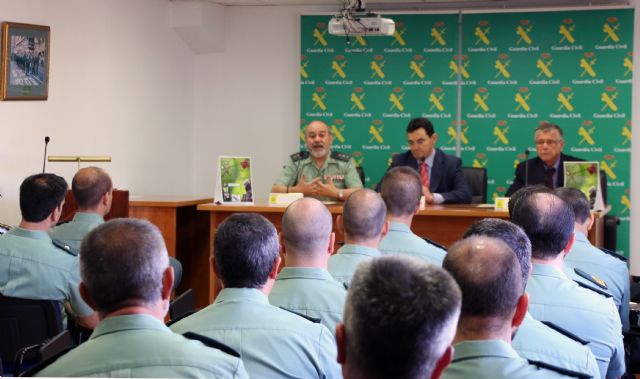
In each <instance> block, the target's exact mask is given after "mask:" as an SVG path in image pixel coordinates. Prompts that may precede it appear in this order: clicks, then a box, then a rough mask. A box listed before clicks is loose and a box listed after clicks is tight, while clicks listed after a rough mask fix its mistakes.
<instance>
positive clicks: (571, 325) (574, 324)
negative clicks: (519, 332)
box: [512, 192, 625, 378]
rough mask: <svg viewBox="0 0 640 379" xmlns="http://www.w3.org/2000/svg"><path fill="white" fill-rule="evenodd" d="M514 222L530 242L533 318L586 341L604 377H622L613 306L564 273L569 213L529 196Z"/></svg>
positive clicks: (552, 198) (540, 196)
mask: <svg viewBox="0 0 640 379" xmlns="http://www.w3.org/2000/svg"><path fill="white" fill-rule="evenodd" d="M512 220H513V222H514V223H515V224H517V225H519V226H520V227H521V228H522V229H523V230H524V231H525V233H527V235H528V236H529V239H530V240H531V247H532V256H533V271H532V273H531V278H530V279H529V282H528V283H527V293H528V294H529V297H530V299H531V302H530V304H529V312H531V315H532V316H533V317H534V318H536V319H538V320H540V321H551V322H553V323H554V324H557V325H559V326H560V327H562V328H564V329H566V330H568V331H570V332H571V333H573V334H575V335H577V336H579V337H580V338H583V339H585V340H587V341H589V344H588V346H589V349H591V351H592V352H593V355H595V357H596V360H597V362H598V366H599V369H600V376H601V377H602V378H617V377H620V376H621V375H623V374H624V372H625V357H624V355H625V354H624V345H623V341H622V324H621V322H620V316H619V315H618V311H617V309H616V307H615V304H614V303H613V301H612V300H611V299H610V298H606V297H604V296H602V295H601V294H598V293H596V292H594V291H592V290H591V289H586V288H583V287H581V286H579V284H578V283H577V282H575V281H573V280H571V279H569V278H568V277H567V276H566V275H565V274H564V272H563V268H564V257H565V255H566V252H568V251H570V250H571V246H572V245H573V243H574V232H573V229H574V222H575V217H574V214H573V211H572V210H571V208H570V207H569V206H568V205H567V204H566V203H565V202H564V201H563V200H562V199H561V198H559V197H558V196H557V195H554V194H553V193H544V192H540V193H533V194H531V195H529V196H526V197H524V198H522V199H521V200H520V201H518V202H517V203H516V204H515V207H514V209H513V214H512Z"/></svg>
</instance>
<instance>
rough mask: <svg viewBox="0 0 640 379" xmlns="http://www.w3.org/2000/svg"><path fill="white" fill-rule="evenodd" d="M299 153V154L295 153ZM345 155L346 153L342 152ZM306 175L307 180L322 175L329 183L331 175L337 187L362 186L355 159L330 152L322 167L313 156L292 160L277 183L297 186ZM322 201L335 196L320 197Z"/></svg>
mask: <svg viewBox="0 0 640 379" xmlns="http://www.w3.org/2000/svg"><path fill="white" fill-rule="evenodd" d="M294 155H297V154H294ZM341 155H344V154H341ZM303 176H304V177H305V180H306V181H307V182H310V181H312V180H313V179H315V178H318V177H320V178H321V180H322V183H325V184H326V183H327V180H326V179H325V178H326V177H327V176H329V177H331V179H332V180H333V184H334V185H335V186H336V188H340V189H345V188H362V182H361V181H360V176H359V175H358V171H357V170H356V165H355V163H354V162H353V159H349V160H347V161H345V160H341V159H336V158H334V157H333V156H332V154H331V153H330V154H329V155H328V156H327V159H326V160H325V161H324V164H323V165H322V167H320V168H318V167H317V166H316V164H315V162H314V161H313V158H311V156H308V157H306V158H302V159H299V160H293V159H292V160H291V162H289V164H287V165H286V166H285V168H284V169H283V170H282V173H280V176H279V177H278V179H277V180H276V182H275V185H281V186H295V185H296V184H298V180H300V178H301V177H303ZM318 199H319V200H322V201H332V200H335V199H334V198H330V197H319V198H318Z"/></svg>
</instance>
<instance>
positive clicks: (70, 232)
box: [49, 212, 104, 255]
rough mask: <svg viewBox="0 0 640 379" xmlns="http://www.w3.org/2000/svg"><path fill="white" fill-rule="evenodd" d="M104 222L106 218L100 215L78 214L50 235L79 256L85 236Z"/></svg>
mask: <svg viewBox="0 0 640 379" xmlns="http://www.w3.org/2000/svg"><path fill="white" fill-rule="evenodd" d="M103 222H104V218H102V216H100V215H99V214H95V213H80V212H77V213H76V214H75V215H74V216H73V220H71V221H69V222H67V223H65V224H62V225H59V226H56V227H55V228H53V229H51V231H49V234H50V235H51V238H53V239H54V240H56V241H60V242H61V243H63V244H65V245H66V246H69V249H71V251H72V252H73V253H74V254H75V255H78V254H79V253H80V243H81V242H82V239H83V238H84V236H86V235H87V233H89V232H90V231H91V230H92V229H93V228H95V227H96V226H98V225H100V224H102V223H103Z"/></svg>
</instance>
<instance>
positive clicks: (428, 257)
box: [378, 221, 447, 266]
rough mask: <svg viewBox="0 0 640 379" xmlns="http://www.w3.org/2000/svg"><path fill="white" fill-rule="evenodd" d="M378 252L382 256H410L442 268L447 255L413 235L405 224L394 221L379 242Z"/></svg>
mask: <svg viewBox="0 0 640 379" xmlns="http://www.w3.org/2000/svg"><path fill="white" fill-rule="evenodd" d="M378 250H380V252H381V253H382V254H383V255H410V256H413V257H417V258H420V259H422V260H424V261H427V262H429V263H431V264H434V265H437V266H442V261H443V260H444V256H445V255H447V252H446V251H444V250H442V249H441V248H439V247H437V246H435V245H432V244H430V243H428V242H427V241H425V240H424V239H422V238H420V237H418V236H417V235H415V234H413V232H412V231H411V229H410V228H409V227H408V226H407V225H406V224H403V223H401V222H396V221H392V222H391V225H389V233H387V235H386V236H385V237H384V238H383V239H382V241H380V246H378Z"/></svg>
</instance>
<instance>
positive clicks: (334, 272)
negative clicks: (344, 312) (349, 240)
mask: <svg viewBox="0 0 640 379" xmlns="http://www.w3.org/2000/svg"><path fill="white" fill-rule="evenodd" d="M379 256H381V254H380V251H378V250H377V249H372V248H370V247H365V246H359V245H351V244H345V245H343V246H342V247H341V248H340V249H338V252H337V253H336V254H334V255H332V256H331V258H329V267H328V270H329V273H330V274H331V276H333V277H334V278H335V280H337V281H339V282H341V283H343V284H344V285H345V286H347V287H348V286H349V284H351V278H352V277H353V274H354V273H355V272H356V269H357V268H358V265H359V264H360V263H361V262H364V261H367V260H369V259H372V258H376V257H379Z"/></svg>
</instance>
